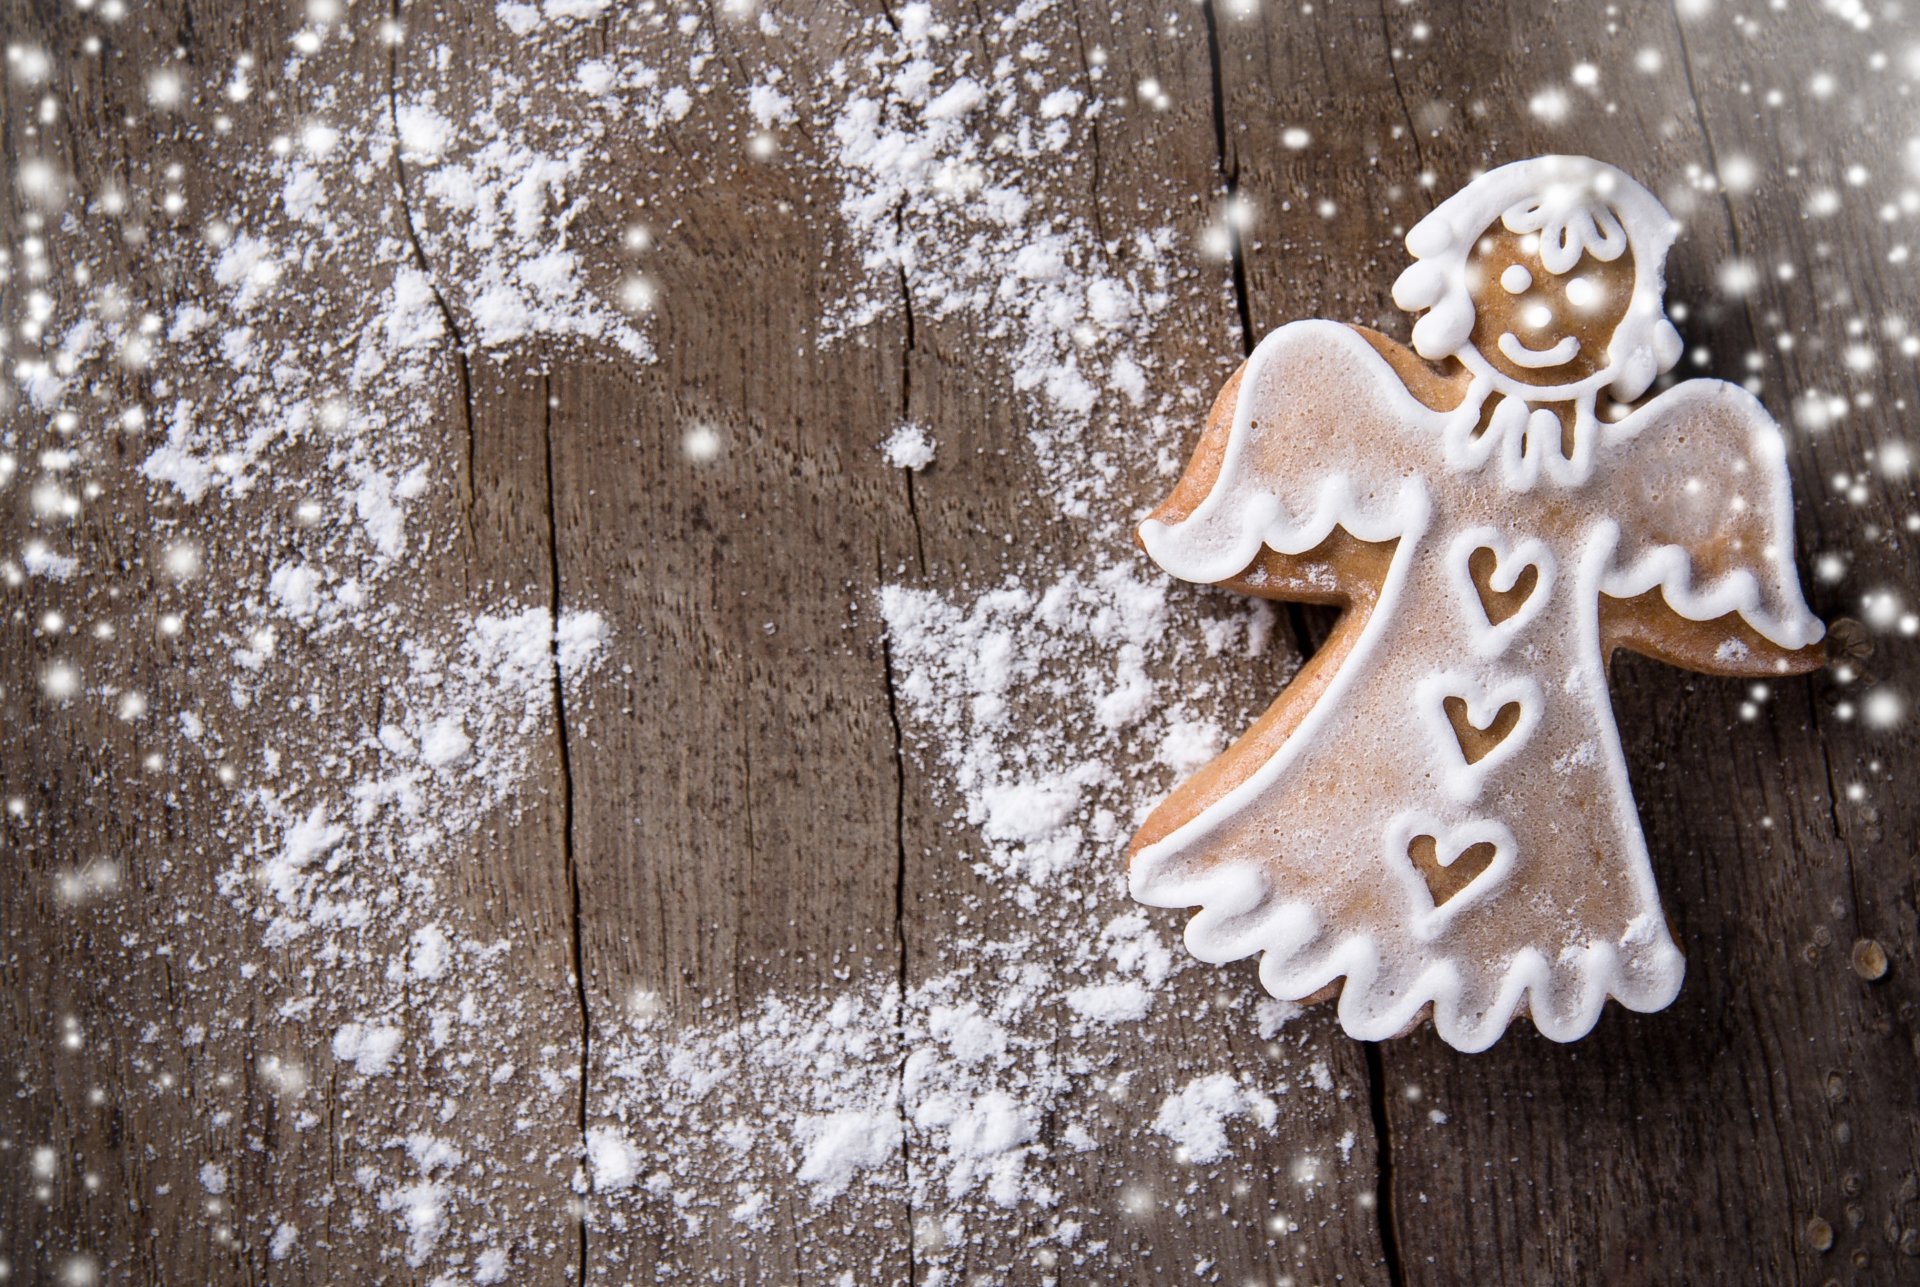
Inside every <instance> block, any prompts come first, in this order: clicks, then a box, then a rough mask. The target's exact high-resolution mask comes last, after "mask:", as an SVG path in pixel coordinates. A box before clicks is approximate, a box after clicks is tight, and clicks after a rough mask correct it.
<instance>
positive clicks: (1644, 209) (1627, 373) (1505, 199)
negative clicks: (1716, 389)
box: [1393, 156, 1681, 401]
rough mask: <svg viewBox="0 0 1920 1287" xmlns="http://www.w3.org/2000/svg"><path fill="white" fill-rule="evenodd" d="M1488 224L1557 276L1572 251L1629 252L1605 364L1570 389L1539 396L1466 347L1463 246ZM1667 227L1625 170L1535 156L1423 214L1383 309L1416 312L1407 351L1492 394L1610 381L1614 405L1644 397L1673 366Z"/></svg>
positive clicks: (1467, 290)
mask: <svg viewBox="0 0 1920 1287" xmlns="http://www.w3.org/2000/svg"><path fill="white" fill-rule="evenodd" d="M1496 220H1498V221H1500V222H1501V223H1502V224H1504V225H1505V226H1506V227H1507V228H1508V229H1509V230H1510V231H1513V232H1538V233H1539V234H1540V237H1541V240H1540V259H1541V262H1542V263H1543V264H1544V265H1545V267H1546V268H1547V269H1548V270H1549V271H1550V272H1554V273H1564V272H1566V271H1567V270H1568V269H1570V268H1572V267H1573V266H1574V265H1575V264H1576V263H1578V262H1579V260H1580V256H1581V254H1582V253H1583V252H1591V253H1592V254H1593V255H1594V256H1595V257H1596V258H1598V259H1602V260H1612V259H1617V258H1619V257H1620V255H1621V254H1622V253H1624V252H1626V251H1628V250H1631V251H1632V253H1633V262H1634V278H1633V294H1632V296H1631V298H1630V299H1629V301H1628V304H1627V314H1626V317H1625V319H1624V320H1623V321H1622V322H1621V323H1620V325H1619V327H1618V328H1616V329H1615V331H1614V333H1613V341H1612V343H1611V344H1610V345H1609V346H1608V349H1607V365H1606V367H1605V368H1604V369H1603V370H1601V371H1600V372H1597V373H1596V374H1594V375H1593V376H1591V377H1589V378H1588V379H1586V380H1583V381H1581V382H1580V384H1579V385H1570V386H1562V387H1560V388H1558V389H1538V388H1534V387H1532V386H1527V385H1522V384H1518V383H1517V382H1515V381H1513V380H1511V379H1509V378H1508V377H1506V376H1503V375H1501V374H1500V373H1499V372H1498V371H1495V370H1494V369H1493V368H1492V367H1491V366H1489V365H1487V362H1486V359H1485V358H1483V357H1481V356H1480V355H1479V354H1478V353H1476V352H1475V351H1474V350H1473V349H1472V348H1471V347H1470V346H1469V345H1468V344H1467V336H1468V335H1469V334H1470V333H1471V332H1472V331H1473V318H1474V307H1473V286H1472V283H1471V282H1470V281H1469V280H1468V274H1467V259H1468V256H1469V255H1471V254H1472V252H1473V247H1474V243H1475V241H1476V240H1478V238H1479V237H1480V234H1481V233H1483V232H1485V231H1486V230H1487V229H1488V228H1489V227H1491V226H1492V225H1493V223H1494V222H1495V221H1496ZM1677 231H1678V227H1677V225H1676V224H1675V223H1674V221H1673V217H1672V216H1671V215H1669V214H1668V213H1667V212H1666V210H1665V209H1664V208H1663V207H1662V206H1661V205H1660V202H1659V201H1658V200H1657V199H1656V198H1655V197H1654V195H1653V194H1652V193H1650V192H1648V191H1647V190H1646V189H1645V188H1644V187H1642V186H1640V184H1638V183H1636V182H1634V180H1633V179H1631V178H1629V177H1628V176H1627V174H1626V173H1625V172H1624V171H1621V170H1619V169H1616V168H1615V167H1613V166H1611V165H1607V164H1606V163H1605V162H1602V161H1595V160H1591V159H1589V158H1587V157H1583V156H1543V157H1536V158H1535V159H1533V160H1531V161H1516V162H1514V163H1513V164H1511V165H1503V166H1501V167H1500V168H1499V169H1497V170H1490V171H1488V172H1487V173H1486V174H1483V175H1481V176H1480V177H1479V178H1478V179H1475V180H1474V181H1473V182H1472V183H1470V184H1468V185H1467V186H1466V187H1464V188H1462V189H1461V190H1460V191H1459V192H1457V193H1455V194H1454V195H1453V196H1451V197H1449V198H1447V199H1446V200H1445V201H1443V202H1441V203H1440V204H1439V205H1438V206H1436V207H1434V209H1433V211H1432V212H1431V213H1430V214H1428V215H1427V216H1426V217H1425V218H1424V219H1422V220H1421V221H1420V222H1419V223H1417V224H1415V225H1414V226H1413V230H1412V231H1411V232H1409V233H1408V234H1407V249H1408V250H1409V251H1410V252H1412V254H1413V256H1414V259H1415V260H1416V261H1417V262H1415V263H1414V264H1413V265H1411V266H1410V267H1408V268H1407V270H1406V271H1405V272H1403V273H1401V274H1400V277H1399V280H1397V281H1396V282H1394V285H1393V302H1394V303H1396V304H1398V305H1399V306H1400V307H1401V308H1404V309H1406V310H1408V311H1409V312H1419V311H1421V310H1426V314H1427V315H1426V316H1425V317H1423V318H1421V319H1420V321H1419V322H1417V323H1416V324H1415V325H1414V328H1413V347H1414V349H1415V351H1416V352H1418V353H1419V354H1420V356H1421V357H1424V358H1427V359H1429V360H1431V361H1439V360H1441V359H1442V358H1448V357H1458V358H1459V359H1460V360H1461V361H1463V362H1466V363H1467V364H1468V365H1469V366H1471V367H1472V368H1473V369H1474V372H1475V374H1479V375H1485V376H1487V377H1488V378H1489V379H1491V380H1493V381H1494V383H1495V385H1496V386H1497V387H1500V388H1501V389H1502V391H1503V392H1510V393H1515V394H1519V395H1521V396H1526V395H1528V394H1534V395H1540V394H1545V395H1546V396H1551V397H1566V396H1568V395H1569V394H1570V393H1572V392H1574V391H1575V390H1577V391H1578V392H1580V393H1583V394H1591V393H1593V392H1594V391H1596V390H1598V389H1600V388H1601V387H1603V386H1605V385H1609V384H1611V385H1612V386H1613V392H1614V396H1615V397H1618V398H1620V399H1621V400H1622V401H1627V400H1631V399H1633V398H1637V397H1639V396H1640V395H1641V394H1642V393H1645V392H1646V390H1647V386H1648V385H1650V384H1652V383H1653V379H1654V377H1655V376H1657V375H1659V374H1660V373H1661V372H1662V371H1665V370H1668V369H1670V368H1671V367H1672V366H1673V364H1674V363H1675V362H1678V361H1679V360H1680V353H1681V344H1680V335H1679V333H1678V332H1677V331H1675V330H1674V329H1673V325H1672V323H1670V322H1668V321H1667V317H1666V312H1665V309H1664V305H1663V298H1664V296H1665V294H1666V272H1665V265H1666V258H1667V248H1668V247H1669V246H1671V245H1672V244H1673V238H1674V234H1675V233H1676V232H1677Z"/></svg>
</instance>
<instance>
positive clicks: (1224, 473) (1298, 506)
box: [1140, 321, 1442, 597]
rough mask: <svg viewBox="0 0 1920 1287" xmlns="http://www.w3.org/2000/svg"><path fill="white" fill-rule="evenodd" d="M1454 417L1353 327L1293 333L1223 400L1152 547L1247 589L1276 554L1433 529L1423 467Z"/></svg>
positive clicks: (1256, 361) (1147, 532) (1281, 336)
mask: <svg viewBox="0 0 1920 1287" xmlns="http://www.w3.org/2000/svg"><path fill="white" fill-rule="evenodd" d="M1441 418H1442V417H1441V416H1440V414H1439V413H1437V412H1435V411H1433V410H1432V409H1430V408H1428V407H1427V406H1425V405H1423V404H1422V403H1421V402H1419V401H1418V400H1416V399H1415V398H1414V396H1413V395H1412V394H1411V393H1410V392H1408V390H1407V386H1406V385H1405V384H1404V383H1402V382H1401V380H1400V378H1399V377H1398V376H1397V375H1395V374H1394V371H1393V368H1392V367H1390V366H1389V365H1388V364H1387V361H1386V359H1385V358H1383V357H1382V356H1381V355H1380V354H1379V353H1378V352H1376V351H1375V350H1374V347H1373V346H1372V345H1371V344H1369V343H1368V342H1367V340H1366V339H1365V338H1364V337H1362V336H1361V335H1360V334H1359V333H1358V332H1357V331H1355V330H1353V329H1352V328H1351V327H1347V326H1342V325H1340V324H1339V323H1337V322H1322V321H1311V322H1294V323H1292V324H1290V325H1288V326H1283V327H1281V328H1280V329H1279V330H1277V331H1274V332H1273V333H1272V334H1270V335H1268V336H1267V338H1266V339H1264V340H1262V341H1261V343H1260V346H1259V347H1258V348H1256V349H1255V350H1254V352H1253V356H1252V357H1250V358H1248V359H1247V361H1246V363H1245V364H1244V365H1243V366H1242V367H1241V368H1240V370H1239V371H1238V372H1236V373H1235V375H1234V377H1233V379H1232V380H1230V381H1228V383H1227V385H1226V387H1225V388H1224V389H1222V390H1221V392H1220V397H1219V400H1218V401H1217V402H1216V403H1215V405H1214V410H1213V415H1212V416H1211V417H1210V419H1209V423H1208V431H1207V433H1206V435H1205V436H1204V437H1203V438H1202V440H1201V443H1200V446H1199V447H1198V449H1196V451H1195V452H1194V457H1193V460H1192V461H1191V462H1190V463H1189V465H1188V467H1187V472H1186V475H1185V476H1184V477H1183V478H1182V479H1181V481H1180V485H1179V487H1177V488H1176V489H1175V491H1174V493H1173V495H1172V496H1171V497H1169V498H1168V500H1167V502H1166V504H1164V505H1162V506H1161V507H1160V508H1159V509H1157V510H1155V511H1154V513H1153V515H1152V516H1151V517H1149V518H1148V519H1147V521H1146V522H1144V523H1142V524H1141V525H1140V542H1141V544H1142V545H1144V546H1145V547H1146V550H1147V553H1148V554H1150V555H1152V557H1153V560H1154V562H1156V563H1158V564H1159V565H1160V566H1161V567H1163V568H1165V569H1166V570H1167V571H1169V572H1171V573H1173V574H1174V575H1175V576H1177V577H1180V578H1182V579H1183V580H1187V581H1198V582H1204V583H1208V584H1218V583H1221V582H1228V581H1236V580H1237V579H1240V578H1241V574H1242V573H1244V572H1247V571H1248V569H1249V568H1250V567H1251V565H1253V563H1254V562H1255V561H1256V560H1257V559H1258V558H1260V557H1261V555H1262V553H1263V551H1266V550H1271V551H1273V552H1275V553H1278V554H1282V555H1295V554H1302V553H1305V552H1307V551H1309V550H1312V549H1314V548H1315V547H1317V546H1320V545H1321V544H1322V543H1323V542H1326V541H1327V540H1328V538H1329V537H1331V536H1333V535H1334V533H1335V529H1336V528H1339V529H1344V530H1345V532H1346V533H1347V534H1349V535H1350V536H1353V537H1356V538H1358V539H1359V540H1361V541H1367V542H1386V541H1394V540H1398V539H1399V538H1401V537H1403V536H1406V535H1408V534H1410V533H1413V532H1417V531H1420V530H1423V529H1424V528H1425V526H1426V522H1427V516H1428V492H1427V484H1426V479H1425V476H1424V470H1423V466H1424V463H1425V462H1426V461H1429V460H1431V459H1432V458H1433V450H1432V442H1433V435H1434V434H1435V433H1436V432H1437V429H1436V427H1435V426H1436V425H1437V423H1438V422H1439V420H1440V419H1441ZM1429 422H1433V423H1429ZM1241 588H1248V589H1255V590H1256V592H1257V588H1258V587H1257V586H1256V585H1245V586H1242V587H1241ZM1334 588H1335V587H1332V586H1329V587H1328V589H1329V590H1332V589H1334ZM1276 597H1293V596H1292V595H1286V596H1276Z"/></svg>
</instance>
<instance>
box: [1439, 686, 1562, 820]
mask: <svg viewBox="0 0 1920 1287" xmlns="http://www.w3.org/2000/svg"><path fill="white" fill-rule="evenodd" d="M1413 696H1414V704H1415V706H1416V708H1417V709H1418V711H1419V717H1420V723H1421V725H1422V727H1424V728H1425V729H1426V730H1427V738H1428V740H1429V741H1430V742H1431V743H1432V744H1433V749H1434V755H1435V758H1437V759H1438V760H1439V762H1440V765H1441V781H1442V782H1443V783H1444V784H1445V786H1446V788H1447V794H1449V795H1451V796H1452V797H1453V798H1454V799H1456V800H1458V801H1460V802H1461V803H1462V804H1472V803H1473V802H1474V801H1475V800H1478V799H1479V798H1480V793H1481V792H1482V791H1484V790H1485V789H1486V785H1487V778H1488V776H1489V775H1490V774H1491V773H1492V772H1493V771H1494V770H1495V769H1497V768H1499V767H1500V766H1501V765H1502V764H1505V763H1506V762H1507V761H1508V760H1510V759H1512V758H1513V757H1514V756H1515V755H1517V754H1519V753H1520V749H1521V748H1522V747H1523V746H1525V745H1526V744H1527V740H1528V739H1529V738H1531V737H1532V736H1533V731H1534V730H1535V729H1536V728H1538V727H1539V726H1540V719H1541V717H1542V716H1543V715H1544V714H1545V713H1546V696H1545V695H1544V694H1543V693H1542V692H1541V691H1540V684H1539V681H1537V680H1535V679H1534V678H1532V677H1531V676H1528V675H1513V676H1509V677H1507V678H1504V679H1499V680H1496V681H1494V682H1492V683H1486V682H1484V681H1482V680H1481V679H1479V678H1477V677H1476V676H1473V675H1469V674H1465V673H1463V672H1461V671H1457V670H1443V671H1440V672H1439V673H1438V674H1433V675H1429V676H1427V677H1426V678H1425V679H1423V680H1421V681H1420V682H1419V683H1418V684H1417V685H1415V686H1414V690H1413ZM1449 697H1458V698H1460V699H1461V700H1463V701H1465V702H1466V704H1467V719H1468V721H1469V722H1470V723H1472V724H1473V725H1474V727H1476V728H1483V729H1484V728H1486V727H1487V726H1488V725H1489V724H1491V723H1493V721H1494V718H1495V717H1496V716H1497V715H1499V713H1500V709H1501V708H1502V707H1503V706H1505V705H1506V704H1507V703H1509V702H1515V703H1518V704H1519V707H1520V719H1519V722H1518V723H1516V724H1515V725H1514V726H1513V731H1512V732H1510V733H1508V734H1507V735H1506V736H1505V737H1504V738H1502V739H1501V740H1500V741H1499V742H1498V743H1497V744H1496V745H1495V746H1494V747H1493V748H1492V749H1491V750H1489V751H1488V752H1487V753H1486V754H1485V755H1483V756H1481V757H1480V758H1479V759H1478V760H1475V761H1473V762H1471V763H1469V762H1468V760H1467V753H1466V749H1465V748H1464V747H1462V746H1461V745H1460V735H1459V734H1458V733H1456V732H1454V729H1453V721H1452V720H1450V719H1448V718H1447V708H1446V700H1447V698H1449Z"/></svg>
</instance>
